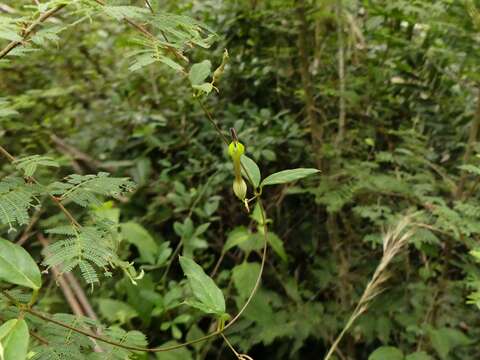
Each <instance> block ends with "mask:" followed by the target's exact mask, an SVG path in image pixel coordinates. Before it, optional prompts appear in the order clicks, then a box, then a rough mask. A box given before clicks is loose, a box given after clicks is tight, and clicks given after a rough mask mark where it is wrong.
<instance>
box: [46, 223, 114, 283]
mask: <svg viewBox="0 0 480 360" xmlns="http://www.w3.org/2000/svg"><path fill="white" fill-rule="evenodd" d="M48 232H50V233H56V234H64V235H68V236H69V237H68V238H67V239H64V240H60V241H57V242H56V243H53V244H51V245H49V246H48V247H47V248H46V249H45V251H44V253H45V255H46V258H45V260H44V264H45V265H46V266H47V267H48V268H51V267H53V266H61V271H62V272H69V271H72V270H73V269H75V268H76V267H77V266H78V267H79V268H80V271H81V273H82V276H83V278H84V279H85V281H86V282H87V283H88V284H90V285H92V286H93V284H95V283H98V282H99V279H98V274H97V270H96V269H95V267H97V268H101V269H103V271H104V272H107V271H108V268H109V267H113V266H115V264H116V263H117V262H118V261H117V260H118V259H117V255H116V253H115V251H114V246H113V244H112V243H111V241H110V240H109V238H108V234H107V233H106V232H105V231H101V230H99V229H98V228H96V227H83V228H81V229H75V228H73V227H71V228H70V229H68V227H60V228H54V229H51V230H49V231H48Z"/></svg>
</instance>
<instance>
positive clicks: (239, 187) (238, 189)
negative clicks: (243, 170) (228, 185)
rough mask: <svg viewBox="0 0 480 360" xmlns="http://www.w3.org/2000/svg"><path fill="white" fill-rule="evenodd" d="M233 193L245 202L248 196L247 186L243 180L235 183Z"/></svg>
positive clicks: (237, 180) (236, 180)
mask: <svg viewBox="0 0 480 360" xmlns="http://www.w3.org/2000/svg"><path fill="white" fill-rule="evenodd" d="M233 192H234V193H235V195H236V196H237V197H238V198H239V199H240V200H242V201H243V200H245V197H246V196H247V184H246V183H245V181H244V180H243V179H242V178H240V179H237V178H236V179H235V180H234V181H233Z"/></svg>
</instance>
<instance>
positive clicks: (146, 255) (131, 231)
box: [120, 222, 158, 264]
mask: <svg viewBox="0 0 480 360" xmlns="http://www.w3.org/2000/svg"><path fill="white" fill-rule="evenodd" d="M120 228H121V230H122V235H123V237H124V238H125V240H126V241H127V242H129V243H130V244H133V245H135V246H136V247H137V249H138V252H139V253H140V259H141V260H142V261H144V262H146V263H149V264H154V263H155V259H156V257H157V253H158V246H157V243H156V242H155V240H154V239H153V238H152V236H151V235H150V233H149V232H148V231H147V230H146V229H145V228H144V227H143V226H142V225H140V224H137V223H134V222H127V223H124V224H121V225H120Z"/></svg>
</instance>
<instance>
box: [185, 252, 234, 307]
mask: <svg viewBox="0 0 480 360" xmlns="http://www.w3.org/2000/svg"><path fill="white" fill-rule="evenodd" d="M180 265H181V267H182V270H183V272H184V274H185V276H186V277H187V279H188V282H189V284H190V287H191V289H192V292H193V296H194V297H195V299H196V300H197V301H195V302H189V304H190V305H191V306H194V307H196V308H198V309H200V310H202V311H203V312H205V313H207V314H216V315H223V314H225V298H224V297H223V293H222V291H221V290H220V289H219V288H218V286H217V285H216V284H215V282H214V281H213V280H212V279H211V278H210V277H209V276H208V275H207V274H205V272H204V271H203V269H202V268H201V266H200V265H198V264H197V263H196V262H195V261H193V260H192V259H189V258H187V257H184V256H180Z"/></svg>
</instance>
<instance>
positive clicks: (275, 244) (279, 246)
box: [262, 232, 288, 261]
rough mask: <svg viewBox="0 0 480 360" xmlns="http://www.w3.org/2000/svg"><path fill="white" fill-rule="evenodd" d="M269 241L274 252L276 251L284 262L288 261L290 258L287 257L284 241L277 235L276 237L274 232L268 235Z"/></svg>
mask: <svg viewBox="0 0 480 360" xmlns="http://www.w3.org/2000/svg"><path fill="white" fill-rule="evenodd" d="M262 236H263V234H262ZM267 240H268V243H269V244H270V246H271V247H272V249H273V251H275V253H276V254H277V255H278V256H280V258H281V259H282V260H283V261H287V260H288V257H287V253H286V252H285V248H284V246H283V241H282V240H281V239H280V238H279V237H278V236H277V235H275V234H274V233H272V232H269V233H268V234H267Z"/></svg>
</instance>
